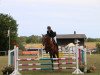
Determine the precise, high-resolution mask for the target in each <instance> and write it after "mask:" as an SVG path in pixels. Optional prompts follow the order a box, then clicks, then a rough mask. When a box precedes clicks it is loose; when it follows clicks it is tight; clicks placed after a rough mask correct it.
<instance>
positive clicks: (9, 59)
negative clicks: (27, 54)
mask: <svg viewBox="0 0 100 75" xmlns="http://www.w3.org/2000/svg"><path fill="white" fill-rule="evenodd" d="M10 61H11V58H10V50H8V66H9V65H11V63H10Z"/></svg>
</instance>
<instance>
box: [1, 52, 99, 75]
mask: <svg viewBox="0 0 100 75" xmlns="http://www.w3.org/2000/svg"><path fill="white" fill-rule="evenodd" d="M7 61H8V60H7V56H0V68H2V67H3V66H4V65H7ZM90 65H95V66H96V68H97V69H96V71H95V72H93V73H88V74H85V75H100V54H95V55H94V54H93V55H88V66H90ZM21 73H22V75H72V74H71V73H72V71H68V70H64V71H25V72H21ZM0 75H2V72H1V70H0Z"/></svg>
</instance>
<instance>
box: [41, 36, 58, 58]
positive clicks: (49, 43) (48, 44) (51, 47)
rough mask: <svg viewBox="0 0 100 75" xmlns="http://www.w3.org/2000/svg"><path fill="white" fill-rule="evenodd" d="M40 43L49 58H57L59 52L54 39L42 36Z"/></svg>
mask: <svg viewBox="0 0 100 75" xmlns="http://www.w3.org/2000/svg"><path fill="white" fill-rule="evenodd" d="M42 42H43V45H44V47H45V51H46V53H48V52H49V55H50V58H59V51H58V47H57V45H56V44H55V43H54V39H52V40H51V37H49V36H48V35H42Z"/></svg>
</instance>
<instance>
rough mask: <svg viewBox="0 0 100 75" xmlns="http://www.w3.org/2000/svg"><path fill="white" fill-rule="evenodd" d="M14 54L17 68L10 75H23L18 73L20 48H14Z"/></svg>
mask: <svg viewBox="0 0 100 75" xmlns="http://www.w3.org/2000/svg"><path fill="white" fill-rule="evenodd" d="M14 54H15V57H14V58H15V59H14V60H15V68H14V71H13V73H12V74H10V75H21V74H20V73H19V71H18V47H16V46H14Z"/></svg>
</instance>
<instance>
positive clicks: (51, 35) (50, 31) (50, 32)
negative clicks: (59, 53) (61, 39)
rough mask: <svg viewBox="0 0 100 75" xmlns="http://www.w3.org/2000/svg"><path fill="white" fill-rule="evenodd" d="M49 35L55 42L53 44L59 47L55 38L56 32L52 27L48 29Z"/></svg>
mask: <svg viewBox="0 0 100 75" xmlns="http://www.w3.org/2000/svg"><path fill="white" fill-rule="evenodd" d="M47 35H48V36H49V37H51V41H53V43H54V44H55V45H57V41H56V39H54V37H56V32H54V31H53V30H52V29H51V27H50V26H48V27H47ZM57 47H58V45H57Z"/></svg>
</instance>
